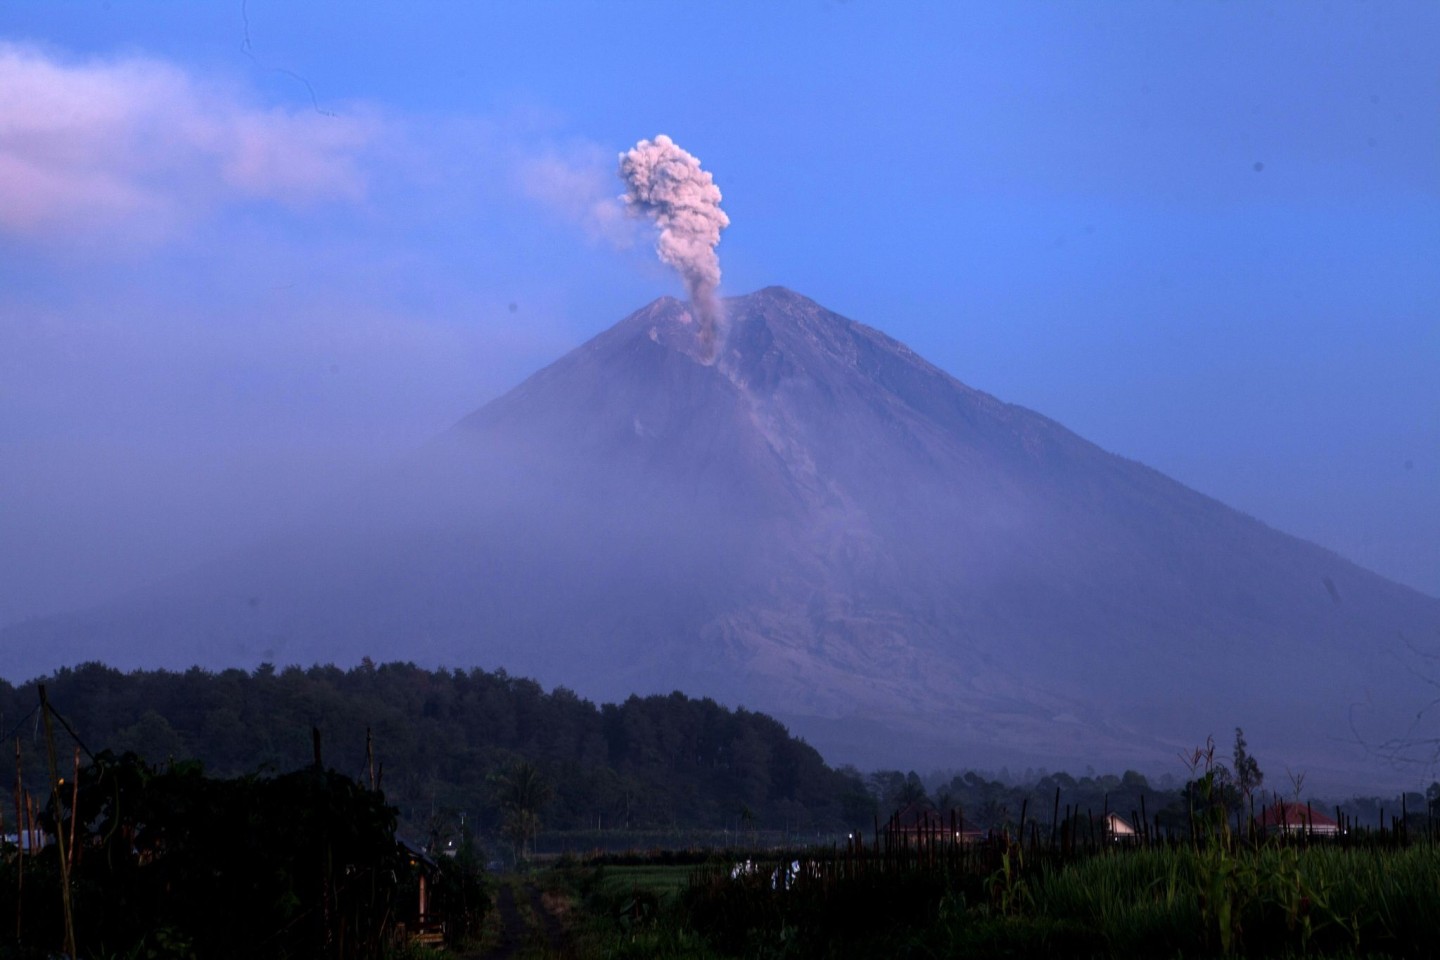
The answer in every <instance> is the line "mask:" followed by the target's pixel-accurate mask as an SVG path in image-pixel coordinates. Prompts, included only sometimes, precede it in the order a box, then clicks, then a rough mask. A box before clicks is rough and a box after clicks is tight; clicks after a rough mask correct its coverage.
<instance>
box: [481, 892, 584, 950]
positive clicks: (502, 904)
mask: <svg viewBox="0 0 1440 960" xmlns="http://www.w3.org/2000/svg"><path fill="white" fill-rule="evenodd" d="M515 884H516V881H513V880H503V881H501V882H500V884H499V887H498V889H497V890H496V891H495V913H496V915H497V916H498V918H499V920H500V938H499V940H498V942H496V944H495V945H494V946H493V947H491V948H490V949H489V950H486V951H484V952H479V953H473V954H466V957H467V960H512V958H514V957H517V956H519V955H520V953H521V952H522V950H524V948H525V947H526V946H527V945H530V943H531V939H532V935H531V930H532V927H531V926H530V924H529V923H527V922H526V919H527V918H526V917H525V916H524V915H523V914H522V913H521V912H520V905H519V904H518V903H517V902H516V899H515ZM524 895H525V897H526V898H527V899H528V900H529V903H530V908H531V910H532V911H533V912H534V914H535V918H536V922H538V923H539V926H540V934H541V936H543V937H544V941H545V946H546V948H547V951H548V952H549V953H551V954H555V955H561V954H563V952H564V949H565V928H564V927H563V926H562V925H561V923H560V919H559V918H558V917H556V916H555V914H554V913H552V912H551V911H549V910H547V909H546V907H545V898H544V896H543V895H542V894H541V892H540V888H539V887H537V886H535V884H533V883H528V882H527V883H526V884H525V885H524Z"/></svg>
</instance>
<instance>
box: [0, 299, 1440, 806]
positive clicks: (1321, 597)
mask: <svg viewBox="0 0 1440 960" xmlns="http://www.w3.org/2000/svg"><path fill="white" fill-rule="evenodd" d="M726 316H727V319H726V322H725V324H724V326H723V329H722V333H723V342H722V344H721V348H720V350H719V353H718V357H717V359H716V360H715V361H714V362H713V363H707V362H703V361H702V360H701V359H700V358H701V357H702V356H703V354H702V352H701V350H700V349H699V346H698V344H697V342H696V337H695V326H696V325H695V324H694V322H693V320H692V318H691V316H690V314H689V313H688V311H687V309H686V307H685V305H684V304H682V303H680V302H678V301H675V300H672V299H669V298H665V299H661V300H658V301H656V302H655V303H653V304H651V305H649V306H647V307H645V308H644V309H642V310H640V311H637V312H636V313H634V314H632V315H631V316H630V317H627V318H626V319H625V320H623V321H621V322H620V323H619V324H617V325H616V326H615V327H613V328H611V329H610V330H608V331H606V332H604V333H602V334H600V335H599V336H597V337H596V338H594V339H593V340H591V341H590V342H589V343H587V344H585V345H583V346H582V347H580V348H578V349H577V350H575V351H573V352H571V353H570V354H568V355H566V356H565V357H563V358H561V359H560V360H559V361H557V362H556V363H554V364H553V365H551V366H550V367H548V368H546V369H545V370H542V371H540V372H539V373H537V374H536V375H535V376H533V377H531V378H530V379H529V380H527V381H526V382H525V383H523V384H521V385H520V386H519V387H517V388H516V389H515V390H513V391H511V392H510V393H508V394H506V395H505V396H503V397H501V398H499V399H497V400H495V401H494V402H492V403H490V404H488V405H486V406H485V407H483V408H482V409H480V410H479V411H477V412H476V413H474V414H473V415H471V416H470V417H468V418H466V419H465V420H464V421H462V422H461V423H460V424H458V425H457V426H456V427H455V429H454V430H452V431H451V432H450V433H449V434H447V435H446V436H444V437H442V438H439V439H438V440H437V441H436V442H435V443H434V444H432V445H431V446H430V448H428V449H427V450H426V451H425V452H424V455H423V456H422V457H420V458H417V461H416V462H415V463H414V464H413V465H412V466H411V467H410V469H409V470H407V472H406V473H405V475H404V476H403V477H401V478H399V481H398V482H396V483H393V484H390V485H386V486H385V487H383V488H377V489H375V490H373V491H371V492H370V493H369V495H368V497H367V498H366V500H365V502H363V503H362V504H361V505H360V506H359V507H358V508H357V510H356V512H355V513H354V514H352V515H349V516H347V517H345V518H344V522H343V523H342V524H341V525H340V527H339V528H338V530H334V529H317V530H316V531H314V532H312V533H311V534H309V535H308V536H301V535H297V536H296V537H294V538H291V539H288V540H286V541H285V542H283V543H276V544H265V545H261V546H259V547H257V548H256V549H255V550H254V551H251V552H250V553H249V554H247V555H246V556H242V557H235V558H229V559H227V560H225V561H221V562H219V563H217V564H216V565H215V566H213V567H212V568H210V569H208V570H204V571H197V572H196V573H195V574H193V575H192V576H190V577H187V578H182V580H181V581H179V582H177V583H174V584H171V585H170V586H169V588H168V589H167V590H166V591H156V592H150V593H146V594H143V595H140V596H136V597H132V598H128V599H127V600H125V601H122V602H120V603H117V604H114V605H111V606H108V607H106V608H104V609H102V610H99V611H94V612H91V613H87V614H84V615H80V616H77V617H71V618H57V619H54V620H51V621H47V622H41V623H37V624H31V625H26V626H24V627H21V628H15V629H12V630H10V631H7V633H6V634H5V635H4V636H3V641H0V642H3V644H4V651H5V653H4V656H5V658H6V660H7V661H8V660H10V659H11V658H12V657H14V658H15V660H14V663H15V665H16V666H23V667H24V668H25V669H35V668H37V667H43V666H45V665H46V664H47V663H48V664H53V663H55V662H59V661H61V660H73V659H76V658H78V657H82V656H85V657H89V656H101V657H104V658H105V659H107V660H111V661H116V662H120V663H121V664H122V665H128V664H136V665H139V664H170V665H183V664H187V663H190V662H200V663H204V664H207V665H224V664H230V663H242V664H243V663H253V662H256V661H257V660H259V659H271V660H280V661H285V662H289V661H301V662H304V661H309V660H312V659H321V660H330V659H334V660H337V661H339V662H346V663H349V662H354V661H356V660H357V659H358V658H359V657H360V656H362V655H364V654H369V655H371V656H373V657H375V658H376V659H381V658H391V657H396V656H402V657H410V658H413V659H416V660H418V661H421V662H424V663H448V664H452V665H470V664H478V665H481V666H504V667H505V668H507V669H509V670H511V671H512V672H517V673H524V674H532V675H535V676H537V677H539V678H540V679H541V680H542V681H545V682H548V683H564V684H567V685H570V686H572V687H575V688H576V689H577V690H579V691H580V692H582V693H585V694H589V695H594V696H606V697H615V696H623V695H625V694H627V693H629V692H631V691H641V692H647V691H668V690H669V689H672V688H678V689H683V690H685V691H687V692H689V693H692V694H695V695H699V694H709V695H713V696H716V697H718V698H720V699H722V700H724V701H727V702H730V703H744V704H745V705H747V706H751V707H757V708H760V709H765V710H767V711H770V712H775V713H778V714H781V715H783V716H785V717H786V718H787V719H788V720H789V722H790V723H791V724H792V725H793V726H794V727H795V728H797V729H798V730H800V731H801V732H803V733H805V734H807V735H808V736H809V737H810V738H811V739H812V741H813V742H815V743H816V744H817V745H819V746H820V747H821V748H822V750H825V751H826V752H827V753H828V754H829V755H830V756H831V757H832V758H839V759H842V760H843V759H855V760H859V761H862V762H867V763H881V762H888V763H891V764H927V763H928V764H949V765H959V764H965V763H988V764H995V763H1002V762H1008V763H1010V764H1012V765H1013V764H1016V763H1027V762H1035V763H1044V764H1051V765H1060V764H1063V763H1065V762H1066V761H1067V759H1068V760H1069V762H1070V763H1071V764H1072V765H1073V764H1074V763H1076V762H1079V763H1086V762H1094V763H1102V762H1103V763H1124V764H1128V765H1142V766H1143V765H1147V764H1148V765H1150V766H1152V767H1153V766H1154V765H1156V764H1161V763H1164V762H1165V761H1166V760H1167V759H1168V758H1172V757H1173V756H1174V752H1175V750H1176V749H1177V748H1179V747H1183V746H1186V745H1193V744H1194V743H1195V742H1197V741H1199V740H1203V739H1204V737H1205V735H1206V734H1208V733H1211V732H1214V733H1217V734H1218V735H1221V736H1222V739H1223V735H1224V734H1225V733H1226V732H1227V731H1228V729H1229V728H1230V727H1231V726H1234V725H1237V724H1238V725H1243V726H1245V727H1246V730H1247V733H1248V734H1249V736H1250V740H1251V742H1252V743H1253V744H1256V745H1257V749H1261V748H1262V745H1267V744H1268V745H1269V746H1270V748H1271V750H1272V751H1273V752H1275V753H1283V755H1284V756H1285V757H1287V758H1289V759H1288V760H1287V762H1291V763H1292V764H1294V765H1304V766H1307V767H1309V768H1311V769H1313V770H1316V771H1318V776H1320V777H1321V778H1323V777H1324V776H1325V772H1324V771H1325V770H1327V769H1329V770H1333V771H1335V775H1336V776H1337V777H1343V776H1352V775H1354V776H1358V775H1359V773H1358V771H1369V772H1368V773H1367V774H1366V775H1370V774H1372V773H1374V771H1370V770H1369V767H1368V761H1367V760H1366V758H1365V755H1364V752H1363V751H1362V750H1360V749H1358V748H1356V747H1355V746H1354V745H1353V744H1352V745H1349V746H1347V745H1346V744H1345V743H1343V741H1345V740H1354V739H1355V730H1354V727H1355V725H1356V723H1357V717H1358V718H1359V720H1358V722H1359V723H1360V724H1361V725H1362V726H1365V725H1369V726H1365V729H1364V730H1362V731H1361V732H1360V735H1361V736H1362V737H1365V736H1372V737H1381V736H1386V735H1391V733H1390V732H1393V731H1394V730H1396V729H1397V725H1398V724H1401V723H1402V720H1401V718H1400V713H1401V712H1402V710H1403V709H1405V708H1408V707H1409V706H1410V705H1411V704H1412V703H1414V702H1418V701H1414V700H1412V699H1409V698H1410V697H1412V695H1418V691H1413V690H1407V689H1406V685H1407V683H1410V682H1411V681H1410V680H1408V679H1407V676H1406V673H1405V670H1404V668H1403V666H1402V664H1401V662H1400V661H1401V658H1403V657H1406V656H1407V655H1408V650H1409V647H1408V646H1407V644H1417V643H1418V644H1423V643H1426V642H1432V641H1433V640H1435V639H1437V638H1440V635H1437V628H1440V601H1436V600H1433V599H1431V598H1428V597H1424V596H1422V595H1420V594H1418V593H1416V592H1414V591H1411V590H1409V589H1407V588H1404V587H1401V586H1399V585H1396V584H1394V583H1391V582H1389V581H1386V580H1384V579H1382V578H1380V577H1378V576H1376V575H1374V574H1371V573H1369V572H1367V571H1364V570H1362V569H1360V568H1358V567H1356V566H1354V565H1352V564H1350V563H1348V562H1346V561H1344V560H1343V559H1341V558H1339V557H1337V556H1335V555H1334V554H1331V553H1329V552H1327V551H1325V550H1322V549H1320V548H1318V547H1316V546H1314V545H1312V544H1308V543H1304V542H1302V541H1299V540H1297V539H1294V538H1292V537H1289V536H1286V535H1284V534H1281V533H1278V532H1276V531H1274V530H1272V529H1270V528H1268V527H1266V526H1265V525H1263V524H1262V523H1260V522H1258V521H1256V520H1254V519H1252V518H1250V517H1247V516H1244V515H1242V514H1239V513H1237V512H1235V511H1233V510H1231V509H1229V508H1227V507H1225V506H1224V505H1222V504H1220V503H1218V502H1216V501H1214V500H1212V499H1209V498H1207V497H1204V496H1202V495H1200V494H1198V493H1196V492H1194V491H1192V490H1189V489H1187V488H1185V487H1184V486H1182V485H1180V484H1178V483H1176V482H1174V481H1172V480H1170V479H1168V478H1166V477H1164V476H1162V475H1161V474H1159V473H1157V472H1155V471H1153V470H1150V469H1149V468H1146V467H1144V466H1142V465H1140V464H1137V463H1134V462H1131V461H1127V460H1124V459H1122V458H1119V457H1116V456H1113V455H1111V454H1108V453H1106V452H1104V451H1102V450H1100V449H1099V448H1097V447H1095V446H1094V445H1093V444H1090V443H1088V442H1086V441H1085V440H1083V439H1081V438H1080V437H1077V436H1076V435H1074V434H1073V433H1071V432H1069V431H1068V430H1066V429H1065V428H1064V427H1062V426H1060V425H1059V424H1056V423H1054V422H1053V421H1051V420H1048V419H1046V418H1044V417H1043V416H1040V415H1038V414H1036V413H1033V412H1031V411H1028V410H1025V409H1023V408H1020V407H1015V406H1011V405H1007V404H1004V403H1002V402H1000V401H998V400H996V399H995V398H993V397H990V396H988V395H986V394H983V393H980V392H978V391H975V390H973V389H970V388H968V387H966V386H964V385H963V384H961V383H959V382H958V381H956V380H954V379H953V378H951V377H949V376H948V375H946V374H945V373H944V372H942V371H940V370H938V369H937V368H935V367H933V366H931V365H930V364H928V363H926V362H925V361H924V360H922V359H921V358H919V357H918V356H916V355H915V354H914V353H913V352H911V351H910V350H908V349H907V348H905V347H904V346H903V345H901V344H899V343H896V342H895V341H893V340H891V339H889V338H888V337H886V336H884V335H883V334H881V333H879V332H878V331H875V330H873V329H871V328H869V327H866V326H863V325H861V324H858V323H854V322H852V321H849V320H846V319H844V318H842V317H839V316H837V315H835V314H832V313H830V312H828V311H826V310H824V309H823V308H822V307H820V306H819V305H817V304H815V303H813V302H812V301H809V300H807V299H806V298H804V297H802V296H799V295H798V294H794V293H792V292H790V291H787V290H783V289H781V288H769V289H766V290H762V291H760V292H758V293H755V294H752V295H750V296H747V297H740V298H735V299H731V300H728V301H726ZM42 644H43V646H42ZM22 649H23V650H24V651H26V652H27V653H28V655H29V661H28V662H27V661H26V659H25V657H24V656H21V655H20V651H21V650H22ZM36 650H41V651H43V653H42V654H40V655H39V656H38V657H37V656H36V655H35V651H36ZM120 651H126V653H123V654H122V653H120ZM140 651H144V652H143V653H142V652H140ZM0 667H3V669H4V672H6V673H7V674H11V673H13V669H12V668H11V667H10V666H9V665H8V664H5V663H0ZM897 734H898V736H897ZM1312 782H1314V781H1313V780H1312Z"/></svg>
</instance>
